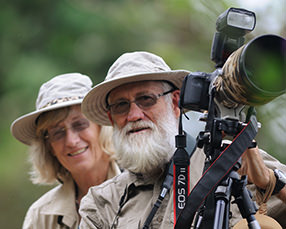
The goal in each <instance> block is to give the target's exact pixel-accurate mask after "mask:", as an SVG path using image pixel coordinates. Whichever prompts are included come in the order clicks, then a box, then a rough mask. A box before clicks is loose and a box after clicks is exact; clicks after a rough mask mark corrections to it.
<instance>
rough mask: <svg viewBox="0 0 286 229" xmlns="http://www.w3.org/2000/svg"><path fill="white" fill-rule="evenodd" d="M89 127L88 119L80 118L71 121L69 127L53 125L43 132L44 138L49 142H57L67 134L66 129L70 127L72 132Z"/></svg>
mask: <svg viewBox="0 0 286 229" xmlns="http://www.w3.org/2000/svg"><path fill="white" fill-rule="evenodd" d="M88 127H89V121H88V120H87V119H85V118H81V119H78V120H76V121H75V122H73V123H72V124H71V125H70V127H61V128H60V127H54V128H52V129H50V130H47V131H46V132H45V134H44V138H45V139H48V140H49V141H50V142H57V141H61V140H63V139H64V138H65V137H66V135H67V130H68V129H72V131H73V132H77V133H79V132H81V131H83V130H85V129H87V128H88Z"/></svg>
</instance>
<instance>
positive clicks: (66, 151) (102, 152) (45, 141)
mask: <svg viewBox="0 0 286 229" xmlns="http://www.w3.org/2000/svg"><path fill="white" fill-rule="evenodd" d="M91 86H92V82H91V80H90V78H89V77H87V76H85V75H82V74H79V73H69V74H63V75H59V76H56V77H54V78H52V79H51V80H49V81H48V82H46V83H44V84H43V85H42V86H41V87H40V90H39V94H38V98H37V101H36V110H35V111H34V112H31V113H29V114H26V115H23V116H21V117H20V118H18V119H17V120H15V121H14V122H13V123H12V125H11V132H12V134H13V136H14V137H15V138H16V139H17V140H19V141H21V142H22V143H24V144H27V145H29V146H30V154H29V156H30V160H31V163H32V170H31V180H32V182H33V183H35V184H53V183H56V182H58V183H59V185H58V186H56V187H55V188H53V189H52V190H50V191H49V192H47V193H45V194H44V195H43V196H42V197H41V198H39V199H38V200H37V201H36V202H34V203H33V204H32V206H31V207H30V208H29V210H28V212H27V214H26V217H25V221H24V224H23V228H24V229H26V228H29V229H30V228H42V229H45V228H53V229H54V228H78V225H79V221H80V217H79V214H78V208H79V204H80V201H81V198H82V197H83V196H84V195H85V194H86V193H87V191H88V189H89V187H91V186H95V185H98V184H101V183H102V182H104V181H105V180H107V179H109V178H111V177H113V176H115V175H117V174H119V173H120V170H119V168H118V166H117V165H116V163H115V162H114V160H113V159H112V154H113V146H112V144H111V136H112V129H111V127H107V126H100V125H98V124H95V123H93V122H90V121H89V120H88V119H87V118H86V117H85V116H84V115H83V113H82V112H81V102H82V99H83V97H84V96H85V94H86V93H87V92H88V91H89V90H90V89H91Z"/></svg>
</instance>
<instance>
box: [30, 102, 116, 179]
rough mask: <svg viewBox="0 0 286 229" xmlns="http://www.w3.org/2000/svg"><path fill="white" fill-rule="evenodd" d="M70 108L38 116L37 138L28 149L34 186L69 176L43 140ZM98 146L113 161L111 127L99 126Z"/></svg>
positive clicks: (66, 114)
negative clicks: (51, 127)
mask: <svg viewBox="0 0 286 229" xmlns="http://www.w3.org/2000/svg"><path fill="white" fill-rule="evenodd" d="M69 112H70V107H64V108H61V109H58V110H52V111H48V112H45V113H43V114H41V115H40V117H39V118H38V120H37V130H36V135H37V138H36V139H35V140H34V141H33V143H32V144H31V146H30V149H29V161H30V163H31V164H32V169H31V172H30V175H31V177H30V179H31V181H32V182H33V183H34V184H54V183H55V182H56V181H57V180H58V181H62V180H64V179H65V178H67V177H69V176H71V175H70V173H69V171H67V170H66V169H65V168H64V167H63V166H62V165H61V163H60V162H59V161H58V159H57V158H56V157H55V156H54V155H53V153H52V148H51V146H50V143H49V142H48V141H47V139H46V138H45V134H46V130H47V128H48V127H49V126H51V125H54V124H55V123H59V122H61V121H63V120H64V119H65V118H66V117H67V116H68V114H69ZM98 141H99V146H100V148H101V149H102V150H103V151H104V152H105V153H106V154H108V155H110V156H111V157H110V158H111V159H112V160H113V154H114V147H113V144H112V127H111V126H101V127H100V134H99V138H98Z"/></svg>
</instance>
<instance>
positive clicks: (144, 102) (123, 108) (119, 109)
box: [107, 89, 175, 115]
mask: <svg viewBox="0 0 286 229" xmlns="http://www.w3.org/2000/svg"><path fill="white" fill-rule="evenodd" d="M173 91H175V89H171V90H169V91H166V92H163V93H161V94H158V95H154V94H145V95H140V96H138V97H136V98H135V99H134V100H133V101H129V100H127V99H124V100H120V101H118V102H115V103H113V104H110V105H107V109H108V110H110V112H111V114H116V115H119V114H120V115H123V114H127V113H128V112H129V110H130V104H131V103H135V104H136V105H137V106H138V107H140V108H141V109H143V110H144V109H147V108H149V107H151V106H154V105H155V104H156V103H157V100H158V99H159V98H160V97H161V96H164V95H167V94H169V93H170V92H173Z"/></svg>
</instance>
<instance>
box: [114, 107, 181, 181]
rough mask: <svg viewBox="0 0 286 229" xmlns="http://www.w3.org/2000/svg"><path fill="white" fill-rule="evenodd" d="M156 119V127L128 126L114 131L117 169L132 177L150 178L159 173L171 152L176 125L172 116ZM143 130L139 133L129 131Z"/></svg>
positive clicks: (145, 123)
mask: <svg viewBox="0 0 286 229" xmlns="http://www.w3.org/2000/svg"><path fill="white" fill-rule="evenodd" d="M161 115H162V116H161V117H163V118H162V119H161V118H160V116H159V115H158V117H159V119H158V120H157V125H155V124H154V123H153V122H152V121H143V120H141V121H136V122H129V123H127V125H126V126H125V127H124V128H123V129H121V130H119V128H118V127H117V126H115V128H114V134H113V142H114V146H115V149H116V154H115V156H116V159H117V162H118V164H119V166H120V167H121V168H124V169H128V170H129V171H131V172H134V173H141V174H147V175H148V174H153V173H155V172H157V171H158V170H163V169H164V168H165V164H166V163H167V162H168V161H169V160H170V159H171V157H172V156H173V154H174V152H175V149H176V148H175V135H177V133H178V121H177V118H176V117H175V114H174V113H173V112H169V113H166V114H161ZM143 127H144V128H146V127H148V128H149V129H148V130H144V131H141V132H139V133H133V134H132V133H129V131H130V130H132V129H138V128H143Z"/></svg>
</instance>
